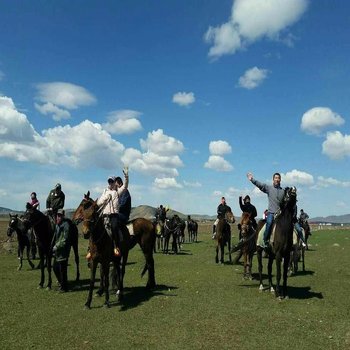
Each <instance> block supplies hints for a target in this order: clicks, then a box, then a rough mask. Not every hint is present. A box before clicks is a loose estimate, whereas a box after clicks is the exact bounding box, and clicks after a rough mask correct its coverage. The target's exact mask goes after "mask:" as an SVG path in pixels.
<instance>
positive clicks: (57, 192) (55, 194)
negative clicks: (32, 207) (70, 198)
mask: <svg viewBox="0 0 350 350" xmlns="http://www.w3.org/2000/svg"><path fill="white" fill-rule="evenodd" d="M65 198H66V196H65V194H64V193H63V191H62V186H61V184H59V183H57V184H56V186H55V188H54V189H52V190H51V191H50V193H49V195H48V196H47V199H46V210H47V211H48V214H49V215H50V216H51V217H53V219H54V221H56V215H57V211H58V209H63V207H64V200H65Z"/></svg>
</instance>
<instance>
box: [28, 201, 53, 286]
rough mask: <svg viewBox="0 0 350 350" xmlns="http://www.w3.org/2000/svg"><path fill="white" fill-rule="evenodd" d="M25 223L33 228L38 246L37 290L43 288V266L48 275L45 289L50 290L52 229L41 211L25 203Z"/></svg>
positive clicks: (47, 218) (48, 220)
mask: <svg viewBox="0 0 350 350" xmlns="http://www.w3.org/2000/svg"><path fill="white" fill-rule="evenodd" d="M24 218H25V221H27V223H28V226H30V227H33V228H34V232H35V236H36V241H37V244H38V251H39V259H40V264H39V265H40V272H41V277H40V282H39V288H43V287H44V283H45V266H46V268H47V273H48V281H47V289H51V286H52V278H51V264H52V246H51V244H52V238H53V235H54V231H53V227H52V225H51V221H50V219H49V217H48V216H46V215H45V214H44V213H42V212H41V211H39V210H37V209H35V208H33V207H32V206H31V205H30V204H29V203H27V210H26V213H25V215H24Z"/></svg>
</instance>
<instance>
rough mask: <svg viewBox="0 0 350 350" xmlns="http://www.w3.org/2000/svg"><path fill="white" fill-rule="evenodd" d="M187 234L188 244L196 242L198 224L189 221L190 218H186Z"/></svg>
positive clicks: (191, 220)
mask: <svg viewBox="0 0 350 350" xmlns="http://www.w3.org/2000/svg"><path fill="white" fill-rule="evenodd" d="M187 232H188V241H189V242H198V222H197V221H195V220H193V219H191V216H190V215H188V217H187Z"/></svg>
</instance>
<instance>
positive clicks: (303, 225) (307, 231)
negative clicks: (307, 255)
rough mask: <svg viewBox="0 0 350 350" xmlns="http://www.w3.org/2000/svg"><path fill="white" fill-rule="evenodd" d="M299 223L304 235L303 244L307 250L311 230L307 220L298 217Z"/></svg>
mask: <svg viewBox="0 0 350 350" xmlns="http://www.w3.org/2000/svg"><path fill="white" fill-rule="evenodd" d="M299 225H300V226H301V228H302V229H304V237H305V244H306V250H309V245H308V244H307V241H308V239H309V237H310V236H311V230H310V225H309V223H308V221H307V220H302V219H300V218H299Z"/></svg>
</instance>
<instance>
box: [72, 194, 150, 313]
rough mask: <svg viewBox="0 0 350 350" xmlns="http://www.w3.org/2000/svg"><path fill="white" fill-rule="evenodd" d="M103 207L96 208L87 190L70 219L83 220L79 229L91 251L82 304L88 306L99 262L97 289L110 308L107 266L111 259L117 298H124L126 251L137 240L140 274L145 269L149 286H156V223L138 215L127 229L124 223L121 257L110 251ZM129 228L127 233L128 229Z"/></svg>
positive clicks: (112, 245)
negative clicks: (142, 260) (141, 263)
mask: <svg viewBox="0 0 350 350" xmlns="http://www.w3.org/2000/svg"><path fill="white" fill-rule="evenodd" d="M103 208H104V207H103V206H102V207H99V206H98V205H97V201H94V200H93V199H91V198H90V192H88V193H87V194H85V195H84V198H83V200H82V201H81V203H80V204H79V206H78V208H77V209H76V210H75V212H74V214H73V217H72V220H73V221H74V222H75V223H77V224H78V223H80V222H82V231H83V235H84V238H87V239H89V247H90V253H91V260H92V262H91V270H90V287H89V293H88V298H87V300H86V303H85V308H86V309H90V308H91V301H92V293H93V289H94V285H95V277H96V269H97V265H98V264H100V265H101V268H100V271H101V281H100V282H101V285H100V289H99V291H98V294H99V295H102V293H103V292H104V293H105V303H104V305H105V306H106V307H110V302H109V268H110V262H111V261H112V262H113V265H114V268H115V271H116V280H117V293H116V294H117V297H118V300H119V301H120V300H121V299H122V297H123V279H124V275H125V265H126V263H127V260H128V254H129V250H130V249H132V248H133V247H134V246H135V245H136V244H137V243H138V244H139V245H140V247H141V249H142V252H143V254H144V256H145V260H146V262H145V266H144V268H143V271H142V273H141V277H142V276H143V275H144V274H145V273H146V271H148V281H147V286H146V287H148V288H153V287H155V285H156V282H155V272H154V259H153V249H154V244H155V239H156V233H155V226H154V225H153V223H152V222H151V221H149V220H147V219H144V218H137V219H134V220H132V221H131V224H130V225H128V226H130V229H129V230H128V228H127V227H126V226H125V227H123V228H122V230H124V232H123V233H124V237H125V239H124V240H123V241H122V242H120V244H119V248H120V252H121V256H120V257H115V256H114V253H113V248H114V244H113V241H112V238H111V237H110V236H109V234H108V233H107V231H106V228H105V225H104V217H103V215H102V214H101V213H102V210H103ZM130 231H132V232H131V233H133V234H129V232H130Z"/></svg>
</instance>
